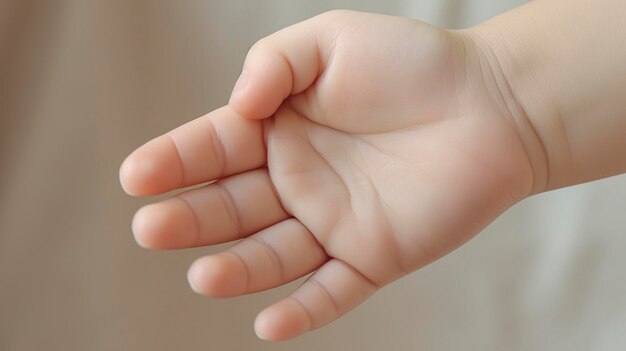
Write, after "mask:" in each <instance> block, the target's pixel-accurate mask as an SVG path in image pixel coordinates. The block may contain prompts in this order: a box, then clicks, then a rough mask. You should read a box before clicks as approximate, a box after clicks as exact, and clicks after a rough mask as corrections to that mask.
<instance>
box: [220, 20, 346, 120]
mask: <svg viewBox="0 0 626 351" xmlns="http://www.w3.org/2000/svg"><path fill="white" fill-rule="evenodd" d="M337 14H338V12H329V13H325V14H323V15H320V16H316V17H313V18H311V19H309V20H307V21H304V22H301V23H298V24H295V25H293V26H290V27H287V28H285V29H283V30H281V31H278V32H276V33H274V34H272V35H270V36H268V37H266V38H263V39H261V40H259V41H258V42H257V43H256V44H255V45H253V46H252V48H251V49H250V51H249V53H248V55H247V57H246V60H245V63H244V68H243V70H242V73H241V76H240V77H239V79H238V81H237V83H236V84H235V88H234V89H233V93H232V95H231V98H230V102H229V104H230V106H232V107H233V109H234V110H236V111H237V112H239V113H240V114H241V115H242V116H244V117H247V118H265V117H269V116H271V115H272V114H273V113H274V112H275V111H276V109H277V108H278V107H279V106H280V104H281V103H282V101H283V100H284V99H286V98H287V97H288V96H290V95H294V94H298V93H301V92H302V91H304V90H305V89H307V88H308V87H309V86H310V85H311V84H313V82H314V81H315V80H316V79H317V77H318V76H319V75H320V74H321V73H322V71H323V70H324V66H325V62H326V61H327V58H328V57H329V56H330V53H331V52H332V45H333V42H334V38H335V36H336V35H335V34H334V33H336V32H337V31H339V26H338V25H337V23H336V21H335V19H336V17H337Z"/></svg>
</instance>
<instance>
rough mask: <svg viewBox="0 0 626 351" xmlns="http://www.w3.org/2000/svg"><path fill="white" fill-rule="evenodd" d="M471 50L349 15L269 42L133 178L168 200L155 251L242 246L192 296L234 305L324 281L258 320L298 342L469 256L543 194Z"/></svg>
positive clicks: (145, 211)
mask: <svg viewBox="0 0 626 351" xmlns="http://www.w3.org/2000/svg"><path fill="white" fill-rule="evenodd" d="M484 55H485V53H484V52H483V51H481V50H480V49H479V48H478V46H477V45H475V44H474V41H473V40H472V37H471V34H469V32H462V31H456V32H452V31H446V30H442V29H438V28H435V27H432V26H429V25H426V24H424V23H421V22H417V21H413V20H408V19H402V18H395V17H388V16H381V15H374V14H364V13H354V12H346V11H335V12H330V13H326V14H323V15H320V16H317V17H315V18H312V19H310V20H308V21H305V22H302V23H300V24H296V25H294V26H292V27H289V28H286V29H284V30H282V31H279V32H277V33H275V34H273V35H271V36H269V37H267V38H264V39H262V40H260V41H259V42H258V43H257V44H256V45H254V46H253V47H252V49H251V50H250V52H249V54H248V57H247V58H246V62H245V65H244V70H243V73H242V76H241V77H240V79H239V81H238V83H237V85H236V87H235V90H234V92H233V95H232V97H231V100H230V102H229V104H228V105H227V106H225V107H223V108H221V109H218V110H216V111H213V112H211V113H209V114H208V115H206V116H204V117H201V118H199V119H197V120H194V121H192V122H189V123H187V124H185V125H183V126H181V127H179V128H177V129H175V130H173V131H171V132H169V133H167V134H165V135H163V136H160V137H158V138H156V139H154V140H152V141H150V142H148V143H147V144H145V145H144V146H142V147H140V148H139V149H138V150H136V151H135V152H134V153H132V154H131V155H130V156H129V157H128V158H127V159H126V161H125V162H124V164H123V165H122V168H121V170H120V177H121V182H122V184H123V187H124V189H125V190H126V191H127V192H128V193H130V194H134V195H155V194H160V193H163V192H167V191H170V190H174V189H179V188H184V187H187V186H191V185H195V184H200V183H204V182H208V181H212V180H216V181H215V182H212V183H209V184H208V185H206V186H203V187H200V188H197V189H193V190H189V191H186V192H183V193H181V194H179V195H176V196H174V197H172V198H170V199H168V200H165V201H162V202H158V203H156V204H152V205H148V206H146V207H144V208H142V209H140V210H139V211H138V212H137V214H136V216H135V219H134V221H133V231H134V233H135V236H136V238H137V241H138V242H139V243H140V244H141V245H142V246H145V247H149V248H155V249H175V248H187V247H197V246H206V245H213V244H218V243H223V242H228V241H232V240H238V239H242V240H241V241H239V242H238V243H236V244H235V245H234V246H232V247H230V248H228V249H226V250H225V251H223V252H220V253H218V254H215V255H211V256H206V257H203V258H200V259H198V260H197V261H196V262H195V263H194V264H193V265H192V267H191V268H190V270H189V281H190V283H191V285H192V286H193V289H194V290H195V291H197V292H199V293H202V294H206V295H211V296H218V297H227V296H235V295H240V294H247V293H251V292H256V291H261V290H266V289H270V288H273V287H276V286H279V285H282V284H285V283H288V282H290V281H292V280H295V279H297V278H299V277H302V276H304V275H306V274H309V273H311V272H313V274H312V275H311V276H310V277H309V278H308V279H307V280H306V281H305V282H304V283H303V284H302V285H301V286H300V287H299V288H298V289H297V290H296V291H294V292H293V293H292V294H291V295H290V296H288V297H287V298H285V299H283V300H282V301H279V302H278V303H276V304H274V305H272V306H270V307H268V308H267V309H265V310H264V311H263V312H261V313H260V315H259V316H258V317H257V320H256V322H255V328H256V332H257V334H258V335H259V336H260V337H262V338H265V339H269V340H283V339H287V338H291V337H294V336H297V335H299V334H301V333H304V332H306V331H309V330H312V329H315V328H319V327H321V326H323V325H325V324H327V323H329V322H332V321H333V320H335V319H337V318H339V317H340V316H342V315H343V314H345V313H346V312H348V311H350V310H351V309H352V308H354V307H355V306H357V305H359V304H360V303H362V302H363V301H364V300H365V299H367V298H368V297H369V296H370V295H372V294H373V293H374V292H376V291H377V290H378V289H380V288H381V287H383V286H385V285H387V284H389V283H391V282H392V281H394V280H396V279H398V278H400V277H402V276H404V275H406V274H408V273H410V272H413V271H415V270H416V269H418V268H420V267H422V266H424V265H426V264H428V263H430V262H432V261H433V260H436V259H438V258H440V257H442V256H443V255H445V254H446V253H448V252H450V251H451V250H453V249H455V248H457V247H458V246H460V245H461V244H463V243H465V242H466V241H467V240H469V239H470V238H471V237H473V236H474V235H475V234H477V233H478V232H479V231H480V230H481V229H482V228H484V227H485V226H486V225H487V224H489V223H490V222H491V221H492V220H493V219H495V218H496V217H497V216H498V215H500V214H501V213H502V212H503V211H505V210H506V209H507V208H509V207H510V206H512V205H513V204H515V203H516V202H518V201H519V200H521V199H523V198H525V197H526V196H527V195H529V194H530V193H531V192H532V191H533V189H532V187H533V172H532V167H531V164H530V162H529V159H528V156H527V154H526V151H525V147H524V144H523V142H522V141H521V139H520V136H519V133H518V130H517V127H516V123H515V121H514V119H513V117H512V116H511V114H510V113H509V112H508V111H510V108H509V107H508V106H509V103H510V101H508V100H507V97H506V94H502V93H501V91H500V89H499V86H500V85H499V84H498V80H497V76H496V75H495V73H494V72H493V71H492V70H491V66H490V65H489V64H486V63H485V62H488V60H485V59H484Z"/></svg>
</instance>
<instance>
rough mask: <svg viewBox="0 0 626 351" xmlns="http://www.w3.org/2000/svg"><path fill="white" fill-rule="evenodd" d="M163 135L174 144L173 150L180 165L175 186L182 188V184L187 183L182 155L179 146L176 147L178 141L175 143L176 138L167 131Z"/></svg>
mask: <svg viewBox="0 0 626 351" xmlns="http://www.w3.org/2000/svg"><path fill="white" fill-rule="evenodd" d="M165 135H166V136H167V138H168V139H169V140H170V142H171V143H172V144H173V145H174V150H176V156H177V158H178V164H179V166H180V182H179V184H178V187H177V188H182V187H183V186H185V184H187V182H186V179H185V178H186V172H185V165H184V163H183V157H182V156H181V154H180V148H179V147H178V143H176V139H175V138H174V137H173V136H171V135H170V134H169V133H167V134H165Z"/></svg>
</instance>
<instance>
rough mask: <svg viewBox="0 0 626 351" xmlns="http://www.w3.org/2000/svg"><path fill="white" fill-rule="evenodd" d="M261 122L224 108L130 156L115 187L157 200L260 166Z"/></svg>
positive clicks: (262, 159) (263, 157)
mask: <svg viewBox="0 0 626 351" xmlns="http://www.w3.org/2000/svg"><path fill="white" fill-rule="evenodd" d="M261 123H262V122H261V121H254V120H249V119H245V118H243V117H241V116H239V115H238V114H237V113H236V112H234V111H233V110H232V109H231V108H230V107H228V106H225V107H222V108H220V109H217V110H215V111H213V112H211V113H209V114H207V115H204V116H202V117H200V118H198V119H195V120H193V121H191V122H189V123H186V124H184V125H182V126H180V127H178V128H176V129H174V130H172V131H170V132H168V133H166V134H164V135H161V136H159V137H157V138H155V139H153V140H151V141H149V142H147V143H146V144H144V145H143V146H141V147H139V148H138V149H137V150H135V151H134V152H133V153H131V154H130V155H129V156H128V157H127V158H126V160H124V162H123V163H122V166H121V167H120V182H121V184H122V187H123V188H124V191H126V192H127V193H128V194H131V195H140V196H145V195H157V194H160V193H164V192H167V191H170V190H174V189H178V188H183V187H187V186H191V185H195V184H200V183H203V182H207V181H210V180H214V179H218V178H222V177H225V176H229V175H232V174H236V173H240V172H244V171H247V170H251V169H255V168H258V167H261V166H263V165H264V164H265V163H266V153H265V145H264V141H263V126H262V124H261Z"/></svg>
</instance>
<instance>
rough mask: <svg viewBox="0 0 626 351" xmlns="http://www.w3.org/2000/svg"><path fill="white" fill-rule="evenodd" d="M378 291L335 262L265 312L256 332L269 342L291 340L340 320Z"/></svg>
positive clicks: (354, 271) (362, 277)
mask: <svg viewBox="0 0 626 351" xmlns="http://www.w3.org/2000/svg"><path fill="white" fill-rule="evenodd" d="M378 289H379V287H378V286H376V285H375V284H374V283H372V282H371V281H370V280H369V279H367V278H366V277H365V276H363V275H362V274H361V273H359V272H358V271H357V270H355V269H354V268H352V267H351V266H349V265H348V264H346V263H345V262H343V261H340V260H337V259H332V260H330V261H328V262H327V263H326V264H324V265H323V266H322V267H321V268H320V269H319V270H318V271H317V272H315V273H314V274H313V275H312V276H311V277H309V279H307V280H306V281H305V282H304V283H303V284H302V286H300V287H299V288H298V289H297V290H296V291H294V292H293V293H292V294H291V295H290V296H289V297H287V298H286V299H284V300H282V301H279V302H278V303H276V304H274V305H272V306H270V307H268V308H266V309H265V310H263V311H262V312H261V313H260V314H259V315H258V316H257V318H256V321H255V323H254V329H255V331H256V334H257V335H258V336H259V337H260V338H262V339H265V340H272V341H279V340H285V339H290V338H293V337H296V336H298V335H300V334H303V333H305V332H307V331H311V330H313V329H317V328H319V327H322V326H324V325H326V324H328V323H330V322H332V321H334V320H336V319H337V318H339V317H341V316H342V315H344V314H346V313H347V312H348V311H350V310H352V309H353V308H354V307H356V306H357V305H359V304H361V303H362V302H363V301H365V300H366V299H367V298H368V297H370V296H371V295H372V294H373V293H374V292H376V291H377V290H378Z"/></svg>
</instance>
